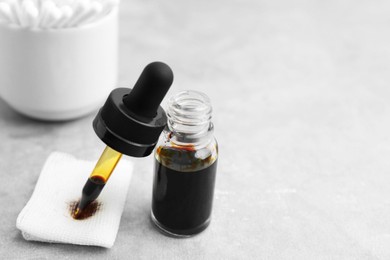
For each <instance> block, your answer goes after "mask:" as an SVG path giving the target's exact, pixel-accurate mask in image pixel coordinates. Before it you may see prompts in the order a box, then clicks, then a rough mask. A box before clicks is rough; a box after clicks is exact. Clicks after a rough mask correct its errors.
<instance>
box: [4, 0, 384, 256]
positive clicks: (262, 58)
mask: <svg viewBox="0 0 390 260" xmlns="http://www.w3.org/2000/svg"><path fill="white" fill-rule="evenodd" d="M389 8H390V3H389V2H388V1H351V0H350V1H348V0H337V1H333V0H332V1H305V0H301V1H283V0H276V1H262V0H260V1H257V0H240V1H220V0H217V1H206V0H201V1H179V0H168V1H156V0H151V1H141V0H134V1H122V4H121V10H120V29H121V31H120V75H119V80H120V83H119V84H120V85H123V86H128V87H131V86H132V84H133V83H134V81H135V80H136V78H137V76H138V74H139V73H140V71H141V70H142V68H143V66H144V65H146V64H147V63H149V62H151V61H154V60H162V61H165V62H167V63H168V64H170V65H171V66H172V68H173V70H174V72H175V76H176V77H175V83H174V85H173V87H172V90H171V91H170V92H169V95H171V94H173V93H175V92H178V91H180V90H184V89H197V90H200V91H203V92H205V93H207V94H208V95H209V96H210V98H211V100H212V102H213V106H214V123H215V129H216V131H215V134H216V137H217V139H218V141H219V145H220V159H219V169H218V177H217V186H216V190H215V201H214V210H213V219H212V223H211V225H210V227H209V228H208V229H207V230H206V231H205V232H203V233H202V234H200V235H198V236H195V237H193V238H190V239H174V238H170V237H166V236H164V235H162V234H160V233H159V232H158V231H157V230H156V229H155V228H154V227H153V225H152V223H151V222H150V218H149V212H150V202H151V188H152V160H153V158H151V157H148V158H144V159H132V161H133V162H134V164H135V169H136V170H135V172H134V175H133V179H132V182H131V185H130V190H129V193H128V198H127V202H126V205H125V209H124V212H123V216H122V221H121V224H120V228H119V232H118V236H117V240H116V243H115V245H114V247H113V248H112V249H102V248H95V247H83V246H73V245H63V244H46V243H38V242H27V241H25V240H24V239H23V237H22V236H21V234H20V232H19V231H18V230H17V229H16V227H15V221H16V217H17V215H18V214H19V212H20V210H21V209H22V208H23V207H24V205H25V204H26V202H27V201H28V199H29V197H30V196H31V194H32V191H33V189H34V186H35V183H36V181H37V178H38V176H39V172H40V170H41V167H42V165H43V163H44V161H45V159H46V158H47V156H48V155H49V154H50V153H51V152H52V151H63V152H67V153H71V154H74V155H75V156H77V157H79V158H83V159H88V160H96V159H97V158H98V156H99V154H100V153H101V151H102V149H103V147H104V145H103V144H102V143H101V141H100V140H99V139H98V138H97V137H96V136H95V134H94V132H93V130H92V127H91V121H92V119H93V117H94V115H89V116H87V117H84V118H81V119H78V120H74V121H70V122H62V123H43V122H37V121H33V120H30V119H27V118H25V117H23V116H20V115H18V114H17V113H16V112H14V111H13V110H12V109H11V108H9V107H8V106H7V105H6V104H5V103H4V102H3V101H0V129H1V130H0V140H1V143H0V176H1V182H0V205H1V211H0V256H1V257H0V258H2V259H41V258H42V259H45V258H46V259H54V258H58V259H61V258H69V259H73V258H74V259H76V258H77V259H80V258H82V259H84V258H85V259H153V258H155V259H389V258H390V188H389V186H390V160H389V158H390V137H389V133H390V119H389V118H390V106H389V98H390V88H389V82H390V73H389V70H390V31H389V28H390V15H389Z"/></svg>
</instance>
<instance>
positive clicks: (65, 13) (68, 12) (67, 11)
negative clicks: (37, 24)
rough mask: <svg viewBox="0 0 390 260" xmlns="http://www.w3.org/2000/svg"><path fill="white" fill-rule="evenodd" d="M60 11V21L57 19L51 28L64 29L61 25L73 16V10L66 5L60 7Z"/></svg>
mask: <svg viewBox="0 0 390 260" xmlns="http://www.w3.org/2000/svg"><path fill="white" fill-rule="evenodd" d="M60 11H61V13H62V16H61V18H60V19H58V20H57V21H56V22H55V23H54V24H52V27H54V28H61V27H64V26H63V25H64V24H65V23H66V22H68V21H69V19H70V18H71V17H72V16H73V10H72V8H70V7H69V6H67V5H64V6H61V7H60Z"/></svg>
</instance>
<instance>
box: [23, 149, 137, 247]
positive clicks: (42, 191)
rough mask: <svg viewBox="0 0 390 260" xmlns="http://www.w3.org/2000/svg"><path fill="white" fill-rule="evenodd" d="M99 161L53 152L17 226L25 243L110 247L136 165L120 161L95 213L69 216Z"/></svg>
mask: <svg viewBox="0 0 390 260" xmlns="http://www.w3.org/2000/svg"><path fill="white" fill-rule="evenodd" d="M95 163H96V162H89V161H83V160H78V159H76V158H75V157H73V156H72V155H69V154H64V153H59V152H54V153H52V154H51V155H50V156H49V157H48V159H47V160H46V163H45V165H44V167H43V169H42V172H41V174H40V176H39V179H38V182H37V184H36V186H35V189H34V192H33V194H32V196H31V198H30V200H29V201H28V203H27V205H26V206H25V207H24V208H23V210H22V211H21V212H20V214H19V216H18V218H17V220H16V227H17V228H18V229H20V230H21V231H22V235H23V237H24V238H25V239H26V240H35V241H42V242H53V243H69V244H77V245H88V246H102V247H107V248H110V247H112V246H113V244H114V242H115V238H116V235H117V233H118V228H119V223H120V219H121V216H122V212H123V208H124V204H125V201H126V196H127V190H128V187H129V184H130V180H131V176H132V170H133V166H132V164H131V163H130V162H129V161H125V160H123V159H122V160H121V161H120V162H119V163H118V165H117V166H116V169H115V171H114V172H113V174H112V175H111V178H110V179H109V180H108V182H107V184H106V185H105V187H104V189H103V191H102V193H101V194H100V196H99V198H98V199H97V201H98V202H99V204H100V207H99V209H98V210H97V211H96V213H95V214H94V215H93V216H91V217H89V218H86V219H83V220H75V219H73V218H72V216H71V214H70V204H71V203H72V202H74V201H77V200H78V199H80V197H81V191H82V189H83V187H84V184H85V182H86V181H87V179H88V177H89V175H90V173H91V172H92V170H93V168H94V166H95Z"/></svg>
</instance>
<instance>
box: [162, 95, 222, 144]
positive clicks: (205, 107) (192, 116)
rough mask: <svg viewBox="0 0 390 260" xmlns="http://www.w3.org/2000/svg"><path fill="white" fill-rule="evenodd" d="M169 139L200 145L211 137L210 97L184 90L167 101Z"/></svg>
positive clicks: (212, 127)
mask: <svg viewBox="0 0 390 260" xmlns="http://www.w3.org/2000/svg"><path fill="white" fill-rule="evenodd" d="M167 116H168V129H169V131H170V133H169V135H170V137H169V138H170V141H172V142H174V143H175V144H177V145H194V146H201V145H203V144H207V143H209V142H210V141H211V140H212V139H213V130H214V126H213V123H212V122H211V118H212V107H211V103H210V99H209V98H208V97H207V96H206V95H205V94H203V93H201V92H198V91H184V92H181V93H179V94H177V95H175V96H173V97H172V98H171V99H170V100H169V101H168V109H167Z"/></svg>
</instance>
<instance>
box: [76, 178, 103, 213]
mask: <svg viewBox="0 0 390 260" xmlns="http://www.w3.org/2000/svg"><path fill="white" fill-rule="evenodd" d="M105 184H106V183H105V180H104V179H103V178H102V177H100V176H92V177H90V178H88V180H87V182H86V183H85V185H84V188H83V192H82V196H81V199H80V201H78V202H76V205H73V208H72V210H71V215H72V217H73V218H74V219H85V218H88V217H90V216H92V215H94V214H95V213H96V211H97V210H98V209H99V207H100V203H97V202H96V201H95V200H96V199H97V197H98V196H99V194H100V193H101V192H102V190H103V188H104V185H105ZM77 208H79V211H76V209H77Z"/></svg>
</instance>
